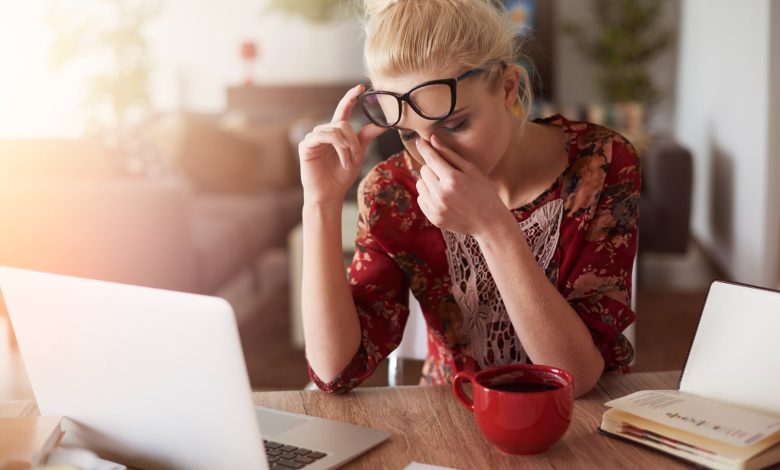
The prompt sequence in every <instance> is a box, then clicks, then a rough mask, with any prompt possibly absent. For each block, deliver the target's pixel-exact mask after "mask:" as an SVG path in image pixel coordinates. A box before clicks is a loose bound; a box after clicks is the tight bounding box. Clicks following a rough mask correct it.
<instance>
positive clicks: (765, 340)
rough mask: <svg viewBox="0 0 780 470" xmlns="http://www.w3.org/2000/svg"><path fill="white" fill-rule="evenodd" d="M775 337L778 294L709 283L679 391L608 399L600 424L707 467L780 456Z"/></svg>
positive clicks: (779, 318)
mask: <svg viewBox="0 0 780 470" xmlns="http://www.w3.org/2000/svg"><path fill="white" fill-rule="evenodd" d="M670 327H673V325H670ZM778 337H780V292H776V291H770V290H765V289H760V288H755V287H749V286H743V285H738V284H728V283H724V282H718V281H716V282H714V283H713V284H712V286H711V287H710V291H709V294H708V295H707V301H706V302H705V305H704V311H703V312H702V316H701V319H700V321H699V326H698V328H697V330H696V337H695V338H694V341H693V345H692V346H691V350H690V353H689V355H688V360H687V362H686V365H685V367H684V369H683V373H682V376H681V378H680V386H679V390H645V391H641V392H636V393H633V394H631V395H628V396H625V397H622V398H619V399H617V400H612V401H610V402H607V403H606V406H608V407H610V409H609V410H607V411H606V412H605V413H604V416H603V418H602V421H601V426H600V430H601V431H603V432H605V433H607V434H609V435H614V436H617V437H620V438H623V439H627V440H629V441H632V442H636V443H640V444H643V445H646V446H648V447H652V448H654V449H656V450H659V451H662V452H665V453H668V454H671V455H673V456H675V457H678V458H681V459H684V460H688V461H691V462H694V463H697V464H699V465H703V466H705V467H709V468H714V469H748V470H749V469H755V468H763V467H766V466H768V465H772V464H774V463H777V462H780V372H778V371H780V343H778V341H777V338H778Z"/></svg>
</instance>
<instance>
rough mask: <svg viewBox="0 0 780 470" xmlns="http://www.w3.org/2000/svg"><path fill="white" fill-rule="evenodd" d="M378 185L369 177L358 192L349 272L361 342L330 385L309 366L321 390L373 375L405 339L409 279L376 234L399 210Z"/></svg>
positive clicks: (334, 389)
mask: <svg viewBox="0 0 780 470" xmlns="http://www.w3.org/2000/svg"><path fill="white" fill-rule="evenodd" d="M380 191H381V189H380V188H379V187H378V185H377V184H375V180H374V182H371V181H369V180H368V178H367V179H366V180H364V181H363V182H362V183H361V185H360V187H359V190H358V207H359V216H358V231H357V237H356V239H355V255H354V257H353V259H352V264H351V266H350V268H349V270H348V272H347V278H348V282H349V286H350V289H351V291H352V298H353V300H354V302H355V307H356V309H357V313H358V319H359V320H360V329H361V335H362V337H361V341H360V347H359V348H358V351H357V353H356V354H355V356H354V357H353V358H352V361H351V362H350V363H349V364H348V365H347V367H346V368H345V369H344V370H343V371H342V372H341V373H340V374H339V375H338V376H337V377H336V378H335V379H333V381H331V382H329V383H325V382H323V381H322V380H321V379H320V378H319V377H318V376H317V375H316V374H315V373H314V371H313V370H312V368H311V366H309V377H310V378H311V380H312V381H314V383H315V384H316V385H317V387H319V388H320V389H321V390H323V391H325V392H328V393H344V392H347V391H349V390H351V389H352V388H354V387H356V386H357V385H358V384H360V383H361V382H362V381H363V380H365V379H366V378H368V377H369V376H370V375H371V374H372V373H373V372H374V370H375V369H376V367H377V366H378V365H379V363H381V362H382V361H383V360H384V359H385V358H386V357H387V356H388V355H389V354H390V353H391V352H392V351H393V350H395V348H397V347H398V345H399V344H400V343H401V337H402V336H403V332H404V327H405V326H406V320H407V318H408V317H409V282H408V280H407V279H406V277H405V276H404V272H403V271H402V270H401V268H400V267H399V266H398V264H397V263H396V262H395V261H394V260H393V259H392V257H391V256H390V254H389V253H388V251H387V250H386V249H385V247H384V246H383V244H382V242H381V241H380V238H381V237H377V233H383V232H384V231H386V230H391V231H392V230H393V228H392V225H393V217H394V210H393V205H392V203H391V202H390V201H387V200H385V199H384V198H382V197H380V194H379V193H380Z"/></svg>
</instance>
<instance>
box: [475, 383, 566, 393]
mask: <svg viewBox="0 0 780 470" xmlns="http://www.w3.org/2000/svg"><path fill="white" fill-rule="evenodd" d="M489 388H490V389H491V390H498V391H500V392H520V393H528V392H549V391H550V390H555V389H556V388H558V387H556V386H555V385H552V384H546V383H543V382H507V383H502V384H492V385H490V386H489Z"/></svg>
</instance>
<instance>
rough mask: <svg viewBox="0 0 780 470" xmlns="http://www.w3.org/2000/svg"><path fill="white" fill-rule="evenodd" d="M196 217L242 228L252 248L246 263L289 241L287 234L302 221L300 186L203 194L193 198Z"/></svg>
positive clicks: (245, 240) (246, 243) (247, 243)
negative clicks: (295, 187)
mask: <svg viewBox="0 0 780 470" xmlns="http://www.w3.org/2000/svg"><path fill="white" fill-rule="evenodd" d="M192 205H193V218H194V219H202V220H217V221H220V222H221V223H225V224H232V225H235V226H237V227H238V228H239V229H240V237H241V238H242V239H243V243H244V244H245V245H246V246H248V247H249V250H250V251H249V252H248V256H249V257H248V258H247V260H246V262H247V263H251V262H252V261H253V260H254V259H255V258H256V257H257V256H259V255H260V254H261V253H263V252H264V251H265V250H267V249H268V248H271V247H282V246H285V245H286V243H287V233H288V232H289V231H290V229H291V228H292V227H293V226H295V224H296V223H298V221H299V220H300V215H301V208H302V206H303V193H302V191H301V190H300V189H288V190H284V191H281V190H262V191H257V192H255V193H247V194H202V195H198V196H196V197H195V198H193V203H192Z"/></svg>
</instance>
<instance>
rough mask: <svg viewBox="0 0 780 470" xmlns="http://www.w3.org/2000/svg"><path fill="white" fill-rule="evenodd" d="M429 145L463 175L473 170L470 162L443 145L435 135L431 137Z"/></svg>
mask: <svg viewBox="0 0 780 470" xmlns="http://www.w3.org/2000/svg"><path fill="white" fill-rule="evenodd" d="M430 145H431V147H433V149H434V150H436V151H437V152H438V153H439V155H441V156H442V157H443V158H444V159H445V160H446V161H447V163H449V164H450V165H452V166H453V167H455V168H457V169H458V170H460V171H462V172H464V173H469V172H470V171H472V170H473V169H474V165H472V164H471V162H470V161H468V160H466V159H465V158H463V157H461V156H460V155H458V153H457V152H455V151H454V150H452V149H451V148H449V147H447V146H446V145H444V142H442V141H441V139H440V138H439V137H437V136H436V135H433V136H431V144H430Z"/></svg>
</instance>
